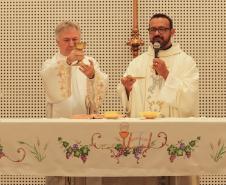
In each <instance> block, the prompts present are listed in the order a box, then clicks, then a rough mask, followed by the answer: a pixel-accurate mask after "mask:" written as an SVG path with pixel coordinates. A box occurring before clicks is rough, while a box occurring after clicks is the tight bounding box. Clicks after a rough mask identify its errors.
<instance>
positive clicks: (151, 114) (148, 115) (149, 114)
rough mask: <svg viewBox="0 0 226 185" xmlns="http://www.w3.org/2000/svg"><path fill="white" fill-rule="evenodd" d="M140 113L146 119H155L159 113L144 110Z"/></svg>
mask: <svg viewBox="0 0 226 185" xmlns="http://www.w3.org/2000/svg"><path fill="white" fill-rule="evenodd" d="M141 115H142V116H143V117H145V118H146V119H155V118H157V117H158V116H159V115H160V112H151V111H145V112H142V113H141Z"/></svg>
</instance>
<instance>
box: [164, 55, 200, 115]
mask: <svg viewBox="0 0 226 185" xmlns="http://www.w3.org/2000/svg"><path fill="white" fill-rule="evenodd" d="M198 80H199V73H198V69H197V67H196V63H195V62H194V61H193V59H192V58H191V57H190V56H187V55H185V56H184V57H183V55H182V56H181V57H180V61H178V62H177V63H175V65H174V68H173V69H172V70H171V71H170V72H169V75H168V77H167V79H166V81H165V84H164V86H163V88H162V89H161V92H160V100H162V101H164V102H167V103H168V104H169V105H171V106H173V107H175V108H177V109H178V110H180V111H182V112H183V113H184V114H185V115H187V116H194V115H197V110H198Z"/></svg>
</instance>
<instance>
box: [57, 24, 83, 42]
mask: <svg viewBox="0 0 226 185" xmlns="http://www.w3.org/2000/svg"><path fill="white" fill-rule="evenodd" d="M67 28H75V29H76V30H77V31H79V32H80V27H79V25H78V23H74V22H71V21H63V22H61V23H60V24H58V25H57V27H56V29H55V37H56V38H57V36H58V35H59V33H60V32H62V31H63V30H65V29H67Z"/></svg>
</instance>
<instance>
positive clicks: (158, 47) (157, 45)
mask: <svg viewBox="0 0 226 185" xmlns="http://www.w3.org/2000/svg"><path fill="white" fill-rule="evenodd" d="M160 47H161V46H160V43H159V42H155V43H154V44H153V48H154V52H155V58H158V53H159V50H160Z"/></svg>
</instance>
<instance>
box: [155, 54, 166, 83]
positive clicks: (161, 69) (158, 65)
mask: <svg viewBox="0 0 226 185" xmlns="http://www.w3.org/2000/svg"><path fill="white" fill-rule="evenodd" d="M153 69H154V70H155V71H156V73H157V74H158V75H160V76H162V77H163V78H164V79H165V80H166V79H167V77H168V74H169V71H168V69H167V67H166V64H165V62H164V61H163V60H161V59H159V58H154V60H153Z"/></svg>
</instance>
